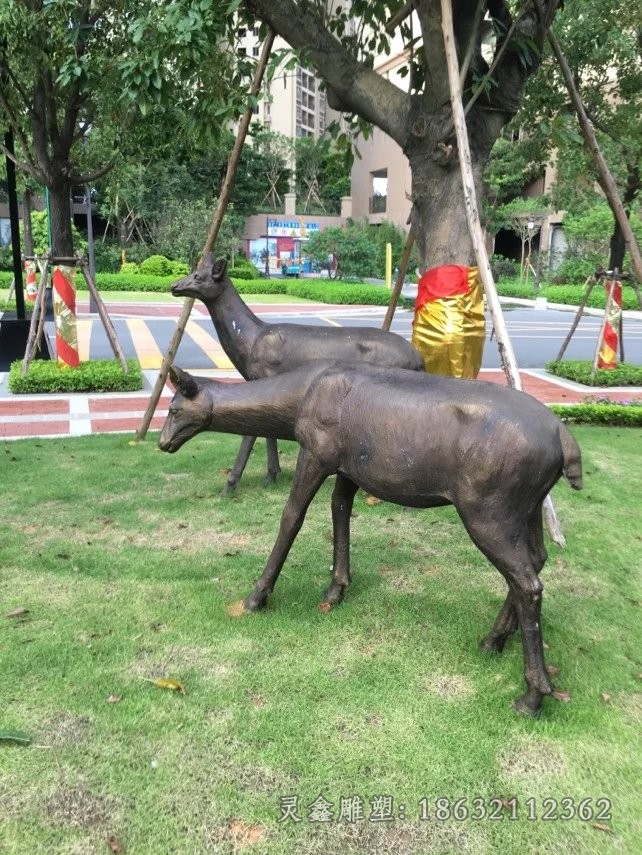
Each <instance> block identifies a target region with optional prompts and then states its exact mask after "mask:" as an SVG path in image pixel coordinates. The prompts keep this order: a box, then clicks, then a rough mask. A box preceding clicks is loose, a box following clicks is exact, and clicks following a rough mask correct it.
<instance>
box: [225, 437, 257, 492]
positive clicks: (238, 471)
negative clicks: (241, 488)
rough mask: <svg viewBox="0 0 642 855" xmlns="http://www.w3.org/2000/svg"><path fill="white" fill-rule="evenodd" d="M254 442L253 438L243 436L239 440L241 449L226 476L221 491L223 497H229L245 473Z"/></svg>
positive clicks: (254, 438)
mask: <svg viewBox="0 0 642 855" xmlns="http://www.w3.org/2000/svg"><path fill="white" fill-rule="evenodd" d="M255 442H256V437H255V436H244V437H243V439H242V440H241V447H240V448H239V451H238V454H237V455H236V460H235V461H234V466H232V469H231V471H230V473H229V475H228V476H227V483H226V485H225V488H224V489H223V495H224V496H229V495H231V494H232V493H233V492H234V490H235V489H236V485H237V484H238V482H239V481H240V480H241V475H242V474H243V472H244V471H245V467H246V466H247V461H248V460H249V457H250V454H251V452H252V449H253V448H254V443H255Z"/></svg>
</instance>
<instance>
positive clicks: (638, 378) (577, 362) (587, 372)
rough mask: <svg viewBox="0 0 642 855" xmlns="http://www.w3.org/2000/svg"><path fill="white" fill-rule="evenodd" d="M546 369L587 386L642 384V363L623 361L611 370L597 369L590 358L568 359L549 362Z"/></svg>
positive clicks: (557, 375)
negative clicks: (594, 368)
mask: <svg viewBox="0 0 642 855" xmlns="http://www.w3.org/2000/svg"><path fill="white" fill-rule="evenodd" d="M546 370H547V371H548V372H550V373H551V374H554V375H555V376H556V377H564V378H565V379H566V380H573V381H574V382H575V383H582V384H584V385H585V386H642V365H628V364H627V363H623V364H621V365H619V366H618V367H617V368H613V369H610V370H605V369H599V368H598V369H597V371H595V373H593V364H592V362H591V361H590V360H588V359H568V360H565V361H562V362H556V361H553V362H547V363H546Z"/></svg>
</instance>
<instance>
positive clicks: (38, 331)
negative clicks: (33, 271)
mask: <svg viewBox="0 0 642 855" xmlns="http://www.w3.org/2000/svg"><path fill="white" fill-rule="evenodd" d="M49 260H50V257H49V255H47V256H46V258H45V263H44V266H43V268H42V273H41V275H40V284H39V286H38V293H37V294H36V303H35V305H34V307H33V312H32V314H31V323H30V324H29V335H28V336H27V347H26V348H25V355H24V359H23V360H22V367H21V368H20V375H21V376H22V377H24V376H25V375H26V373H27V371H28V370H29V366H30V365H31V361H32V359H33V357H34V354H35V352H36V348H37V347H38V343H39V342H40V340H41V338H42V331H43V328H44V324H45V314H46V311H45V302H46V299H47V293H46V289H47V274H48V273H49Z"/></svg>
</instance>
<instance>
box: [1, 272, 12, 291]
mask: <svg viewBox="0 0 642 855" xmlns="http://www.w3.org/2000/svg"><path fill="white" fill-rule="evenodd" d="M12 282H13V271H12V270H0V288H10V287H11V283H12Z"/></svg>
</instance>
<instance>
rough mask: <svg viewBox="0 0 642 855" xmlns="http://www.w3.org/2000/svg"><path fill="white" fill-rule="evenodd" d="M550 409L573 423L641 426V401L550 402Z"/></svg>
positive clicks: (564, 419)
mask: <svg viewBox="0 0 642 855" xmlns="http://www.w3.org/2000/svg"><path fill="white" fill-rule="evenodd" d="M550 409H551V410H553V412H554V413H555V414H556V415H557V416H559V418H560V419H563V421H565V422H572V423H574V424H593V425H612V426H614V427H642V401H636V402H631V403H629V404H621V403H614V402H609V403H602V402H596V403H588V402H587V403H581V404H551V405H550Z"/></svg>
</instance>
